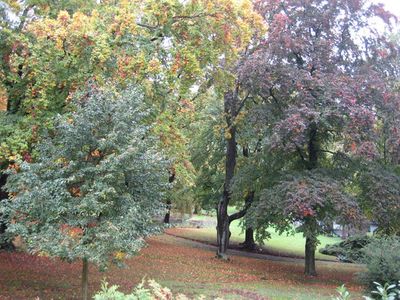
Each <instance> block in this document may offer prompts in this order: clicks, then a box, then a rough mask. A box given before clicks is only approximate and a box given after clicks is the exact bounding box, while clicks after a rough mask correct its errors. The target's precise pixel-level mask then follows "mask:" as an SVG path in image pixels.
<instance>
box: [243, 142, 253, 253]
mask: <svg viewBox="0 0 400 300" xmlns="http://www.w3.org/2000/svg"><path fill="white" fill-rule="evenodd" d="M243 156H244V157H246V158H248V157H249V148H248V147H247V146H244V147H243ZM253 200H254V191H251V192H250V193H249V194H248V195H247V197H246V199H245V205H246V207H248V206H250V205H251V203H252V202H253ZM242 246H243V248H244V249H247V250H254V249H255V248H256V243H255V241H254V230H253V228H252V227H247V228H246V231H245V237H244V242H243V243H242Z"/></svg>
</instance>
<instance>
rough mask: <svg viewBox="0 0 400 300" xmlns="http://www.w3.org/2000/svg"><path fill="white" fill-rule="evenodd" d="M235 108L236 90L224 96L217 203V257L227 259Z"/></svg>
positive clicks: (234, 149)
mask: <svg viewBox="0 0 400 300" xmlns="http://www.w3.org/2000/svg"><path fill="white" fill-rule="evenodd" d="M236 109H237V92H229V93H226V94H225V97H224V111H225V116H226V123H227V126H228V128H227V133H226V153H225V182H224V191H223V193H222V197H221V199H220V201H219V203H218V205H217V244H218V250H217V257H218V258H222V259H228V255H227V254H226V251H227V249H228V245H229V237H230V232H229V224H230V221H229V216H228V205H229V202H230V199H231V192H230V186H231V184H232V179H233V176H234V173H235V167H236V154H237V149H236V125H235V123H234V119H235V117H236Z"/></svg>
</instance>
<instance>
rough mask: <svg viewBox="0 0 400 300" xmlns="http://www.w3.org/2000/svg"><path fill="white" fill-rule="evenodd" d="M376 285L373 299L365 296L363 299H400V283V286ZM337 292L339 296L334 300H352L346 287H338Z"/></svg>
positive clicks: (372, 293)
mask: <svg viewBox="0 0 400 300" xmlns="http://www.w3.org/2000/svg"><path fill="white" fill-rule="evenodd" d="M374 285H375V290H373V291H372V292H371V295H372V296H373V298H371V297H369V296H364V297H363V298H364V299H365V300H373V299H376V300H398V299H400V290H399V289H400V281H399V283H398V285H396V284H390V285H389V284H388V283H385V284H384V285H381V284H380V283H378V282H374ZM336 291H337V292H338V296H336V297H335V298H332V300H350V299H352V298H351V294H350V292H349V291H348V290H347V289H346V287H345V286H344V285H342V286H340V287H338V288H337V289H336Z"/></svg>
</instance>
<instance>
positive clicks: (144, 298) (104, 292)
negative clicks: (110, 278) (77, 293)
mask: <svg viewBox="0 0 400 300" xmlns="http://www.w3.org/2000/svg"><path fill="white" fill-rule="evenodd" d="M118 288H119V286H118V285H113V286H111V287H109V286H108V283H107V282H104V283H103V285H102V288H101V291H100V292H98V293H97V294H96V295H95V296H94V300H156V299H157V300H189V299H190V298H188V297H187V296H185V295H183V294H177V295H173V294H172V292H171V290H170V289H169V288H166V287H162V286H161V285H160V284H158V283H157V282H155V281H154V280H147V281H142V283H140V284H139V285H137V286H136V287H135V289H134V290H133V291H132V293H130V294H124V293H122V292H120V291H118ZM193 299H198V300H201V299H204V297H203V296H198V297H196V298H193ZM218 299H220V298H218ZM215 300H217V299H215ZM220 300H222V299H220Z"/></svg>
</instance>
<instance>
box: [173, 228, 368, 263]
mask: <svg viewBox="0 0 400 300" xmlns="http://www.w3.org/2000/svg"><path fill="white" fill-rule="evenodd" d="M174 229H175V230H174ZM176 230H179V228H172V229H167V230H166V231H165V234H166V235H168V236H170V237H173V238H174V239H176V241H177V242H179V243H180V244H186V245H187V246H191V247H193V248H197V249H202V250H207V251H210V252H211V251H212V252H216V251H217V246H216V245H213V244H210V243H207V242H202V241H198V240H194V239H191V238H187V237H182V236H179V233H177V232H176ZM228 255H229V256H239V257H248V258H256V259H262V260H269V261H276V262H287V263H298V264H303V263H304V258H295V257H287V256H278V255H271V254H266V253H262V254H261V253H256V252H249V251H245V250H236V249H228ZM317 264H318V265H327V266H338V265H343V266H350V265H351V266H352V267H357V266H359V267H361V268H362V265H358V264H348V263H343V262H339V261H328V260H318V259H317Z"/></svg>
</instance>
